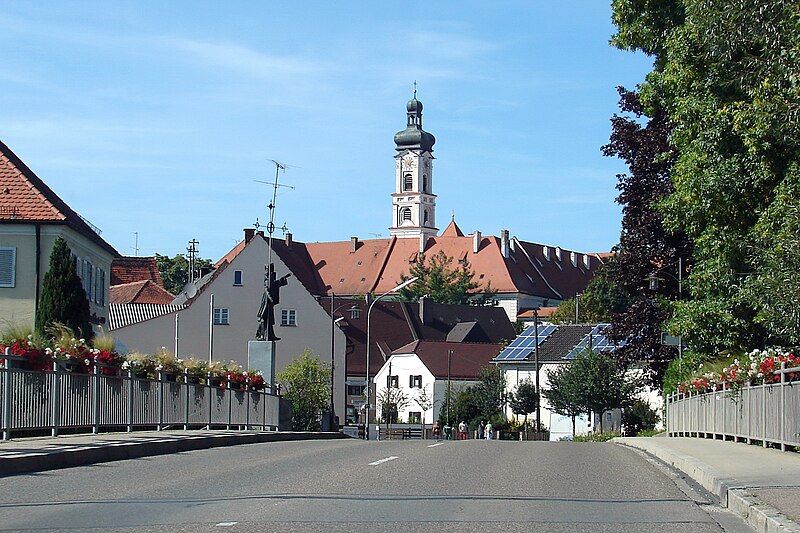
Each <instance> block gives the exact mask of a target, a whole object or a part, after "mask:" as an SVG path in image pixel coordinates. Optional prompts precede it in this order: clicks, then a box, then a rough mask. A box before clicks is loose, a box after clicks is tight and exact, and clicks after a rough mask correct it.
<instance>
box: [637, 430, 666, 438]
mask: <svg viewBox="0 0 800 533" xmlns="http://www.w3.org/2000/svg"><path fill="white" fill-rule="evenodd" d="M661 433H663V431H659V430H657V429H643V430H641V431H640V432H639V433H637V434H636V436H637V437H655V436H656V435H659V434H661Z"/></svg>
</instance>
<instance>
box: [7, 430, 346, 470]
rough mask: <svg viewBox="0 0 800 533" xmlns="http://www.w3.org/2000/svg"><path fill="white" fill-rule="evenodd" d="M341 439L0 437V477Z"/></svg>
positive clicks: (182, 434)
mask: <svg viewBox="0 0 800 533" xmlns="http://www.w3.org/2000/svg"><path fill="white" fill-rule="evenodd" d="M336 438H345V437H344V436H343V435H342V434H341V433H338V432H303V431H271V432H263V431H223V430H220V431H136V432H132V433H101V434H99V435H92V434H81V435H72V436H62V437H36V438H25V439H15V440H9V441H0V477H2V476H6V475H11V474H19V473H23V472H39V471H43V470H52V469H57V468H67V467H73V466H81V465H86V464H91V463H103V462H108V461H118V460H121V459H134V458H137V457H147V456H153V455H163V454H169V453H179V452H186V451H191V450H200V449H205V448H216V447H219V446H235V445H239V444H253V443H259V442H277V441H296V440H312V439H336Z"/></svg>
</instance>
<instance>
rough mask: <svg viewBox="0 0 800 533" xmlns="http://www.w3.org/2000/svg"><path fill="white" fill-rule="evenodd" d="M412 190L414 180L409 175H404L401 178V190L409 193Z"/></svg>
mask: <svg viewBox="0 0 800 533" xmlns="http://www.w3.org/2000/svg"><path fill="white" fill-rule="evenodd" d="M413 188H414V178H413V177H412V176H411V174H406V175H405V176H403V190H404V191H410V190H411V189H413Z"/></svg>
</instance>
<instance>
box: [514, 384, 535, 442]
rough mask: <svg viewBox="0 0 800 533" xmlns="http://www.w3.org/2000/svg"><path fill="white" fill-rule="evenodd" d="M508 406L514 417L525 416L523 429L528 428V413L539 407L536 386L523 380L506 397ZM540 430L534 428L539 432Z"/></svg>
mask: <svg viewBox="0 0 800 533" xmlns="http://www.w3.org/2000/svg"><path fill="white" fill-rule="evenodd" d="M508 405H509V407H511V412H513V413H514V414H515V415H517V416H519V415H524V416H525V427H528V413H533V412H534V411H536V408H537V407H538V406H539V392H538V391H537V390H536V385H534V384H533V383H531V381H530V380H525V381H522V382H520V383H519V384H518V385H517V388H516V389H515V390H514V392H512V393H511V394H510V395H509V397H508ZM539 430H540V428H538V427H537V428H536V431H539Z"/></svg>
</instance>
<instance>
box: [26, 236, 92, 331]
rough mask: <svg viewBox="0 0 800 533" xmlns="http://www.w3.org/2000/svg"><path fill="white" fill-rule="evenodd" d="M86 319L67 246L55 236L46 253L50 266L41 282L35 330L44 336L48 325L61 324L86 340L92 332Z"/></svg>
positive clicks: (84, 300)
mask: <svg viewBox="0 0 800 533" xmlns="http://www.w3.org/2000/svg"><path fill="white" fill-rule="evenodd" d="M89 318H90V311H89V300H88V299H87V298H86V291H84V290H83V285H82V283H81V279H80V278H79V277H78V274H77V273H76V272H75V262H74V260H73V259H72V255H71V253H70V249H69V246H67V242H66V241H65V240H64V239H62V238H61V237H58V238H57V239H56V241H55V244H54V245H53V251H52V252H51V253H50V268H49V269H48V271H47V273H46V274H45V275H44V280H43V281H42V293H41V295H40V296H39V305H38V306H37V309H36V331H37V333H39V335H42V336H46V335H48V333H49V332H48V330H49V329H50V327H51V326H53V325H55V324H61V325H64V326H66V327H68V328H69V329H71V330H72V331H74V332H75V333H76V334H79V335H81V336H82V337H83V338H85V339H87V340H90V339H91V338H92V337H93V336H94V332H93V331H92V324H91V323H90V321H89Z"/></svg>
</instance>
